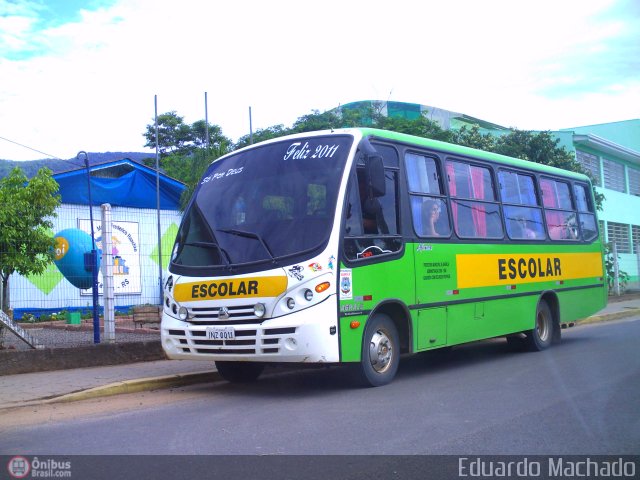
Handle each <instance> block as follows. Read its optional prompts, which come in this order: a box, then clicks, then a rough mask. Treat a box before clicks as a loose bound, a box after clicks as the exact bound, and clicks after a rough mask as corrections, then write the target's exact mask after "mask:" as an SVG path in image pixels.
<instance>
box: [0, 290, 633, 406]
mask: <svg viewBox="0 0 640 480" xmlns="http://www.w3.org/2000/svg"><path fill="white" fill-rule="evenodd" d="M630 297H631V298H629V299H628V300H626V299H625V300H621V301H619V300H617V299H614V300H613V301H610V303H609V305H608V306H607V307H606V308H604V309H603V310H601V311H600V312H598V313H597V314H596V315H593V316H592V317H589V318H586V319H584V320H582V321H580V322H578V323H577V324H578V325H584V324H588V323H595V322H602V321H609V320H616V319H620V318H625V317H629V316H633V315H639V314H640V295H632V296H630ZM219 379H220V376H219V375H218V374H217V372H216V370H215V366H214V364H213V362H204V361H187V360H155V361H147V362H138V363H129V364H124V365H112V366H105V367H88V368H73V369H68V370H55V371H48V372H39V373H23V374H18V375H5V376H0V410H2V409H6V408H12V407H17V406H24V405H34V404H40V403H53V402H64V401H75V400H84V399H87V398H96V397H101V396H107V395H116V394H120V393H132V392H137V391H143V390H152V389H157V388H166V387H169V386H179V385H188V384H193V383H202V382H213V381H216V380H219Z"/></svg>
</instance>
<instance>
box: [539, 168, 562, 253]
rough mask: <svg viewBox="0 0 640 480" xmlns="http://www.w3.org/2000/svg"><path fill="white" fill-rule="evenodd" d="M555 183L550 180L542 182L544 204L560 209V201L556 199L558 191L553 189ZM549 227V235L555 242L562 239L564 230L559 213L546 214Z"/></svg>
mask: <svg viewBox="0 0 640 480" xmlns="http://www.w3.org/2000/svg"><path fill="white" fill-rule="evenodd" d="M553 187H554V185H553V182H552V181H550V180H540V188H541V189H542V204H543V205H544V206H545V207H549V208H558V200H557V198H556V190H555V188H553ZM545 216H546V217H547V226H548V227H549V235H550V236H551V238H552V239H553V240H558V239H559V238H561V236H560V233H559V232H560V230H561V228H562V226H561V224H562V215H561V214H560V213H559V212H549V211H548V212H546V214H545Z"/></svg>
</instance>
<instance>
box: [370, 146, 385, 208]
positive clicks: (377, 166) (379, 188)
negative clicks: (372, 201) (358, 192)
mask: <svg viewBox="0 0 640 480" xmlns="http://www.w3.org/2000/svg"><path fill="white" fill-rule="evenodd" d="M365 162H366V163H365V172H366V179H367V187H368V190H369V192H370V193H371V196H373V197H382V196H384V194H385V193H386V191H387V184H386V181H385V176H384V164H383V163H382V157H381V156H380V155H379V154H377V153H376V154H374V155H368V156H367V158H366V160H365Z"/></svg>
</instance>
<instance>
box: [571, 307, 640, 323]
mask: <svg viewBox="0 0 640 480" xmlns="http://www.w3.org/2000/svg"><path fill="white" fill-rule="evenodd" d="M634 315H640V308H629V309H627V310H625V311H622V312H614V313H604V314H602V315H592V316H590V317H587V318H584V319H582V320H578V321H577V322H576V326H577V327H579V326H580V325H589V324H592V323H601V322H610V321H612V320H620V319H622V318H625V317H632V316H634Z"/></svg>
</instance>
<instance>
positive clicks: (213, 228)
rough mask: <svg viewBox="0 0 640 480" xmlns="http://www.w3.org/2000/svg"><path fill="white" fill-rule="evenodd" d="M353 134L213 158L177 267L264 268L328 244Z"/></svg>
mask: <svg viewBox="0 0 640 480" xmlns="http://www.w3.org/2000/svg"><path fill="white" fill-rule="evenodd" d="M352 142H353V137H351V136H347V135H342V136H331V137H326V136H314V137H308V138H296V139H288V140H287V141H282V142H276V143H271V144H267V145H262V146H257V147H255V148H251V149H247V150H244V151H242V152H239V153H237V154H232V155H231V156H229V157H226V158H224V159H222V160H220V161H216V162H214V163H213V164H211V166H210V167H209V169H208V170H207V172H206V173H205V174H204V176H203V178H202V179H201V181H200V184H199V185H198V186H197V188H196V190H195V192H194V198H193V199H192V201H191V203H190V205H189V207H188V209H187V211H186V212H185V214H184V218H183V220H182V225H181V227H180V231H179V232H178V236H177V239H176V244H175V246H174V250H173V254H172V258H171V264H172V271H174V272H176V273H180V274H185V275H198V270H200V271H201V272H202V274H204V272H203V271H202V269H203V267H205V268H206V273H207V274H208V275H211V273H212V268H214V269H216V268H219V269H220V270H221V271H223V270H225V269H230V268H233V267H234V266H245V267H247V266H248V265H255V266H256V268H260V267H257V265H260V266H262V267H263V265H262V264H263V263H265V262H271V263H278V261H279V260H281V259H282V260H284V259H285V258H286V259H289V260H291V258H292V257H297V256H305V255H308V254H310V253H312V252H313V251H315V250H316V249H317V248H320V247H322V246H323V245H324V244H325V243H326V241H327V240H328V238H329V234H330V232H331V227H332V225H333V220H334V215H335V210H336V201H337V196H338V190H339V186H340V181H341V178H342V173H343V171H344V166H345V163H346V160H347V156H348V154H349V150H350V148H351V143H352ZM293 261H297V260H296V259H294V260H293Z"/></svg>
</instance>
